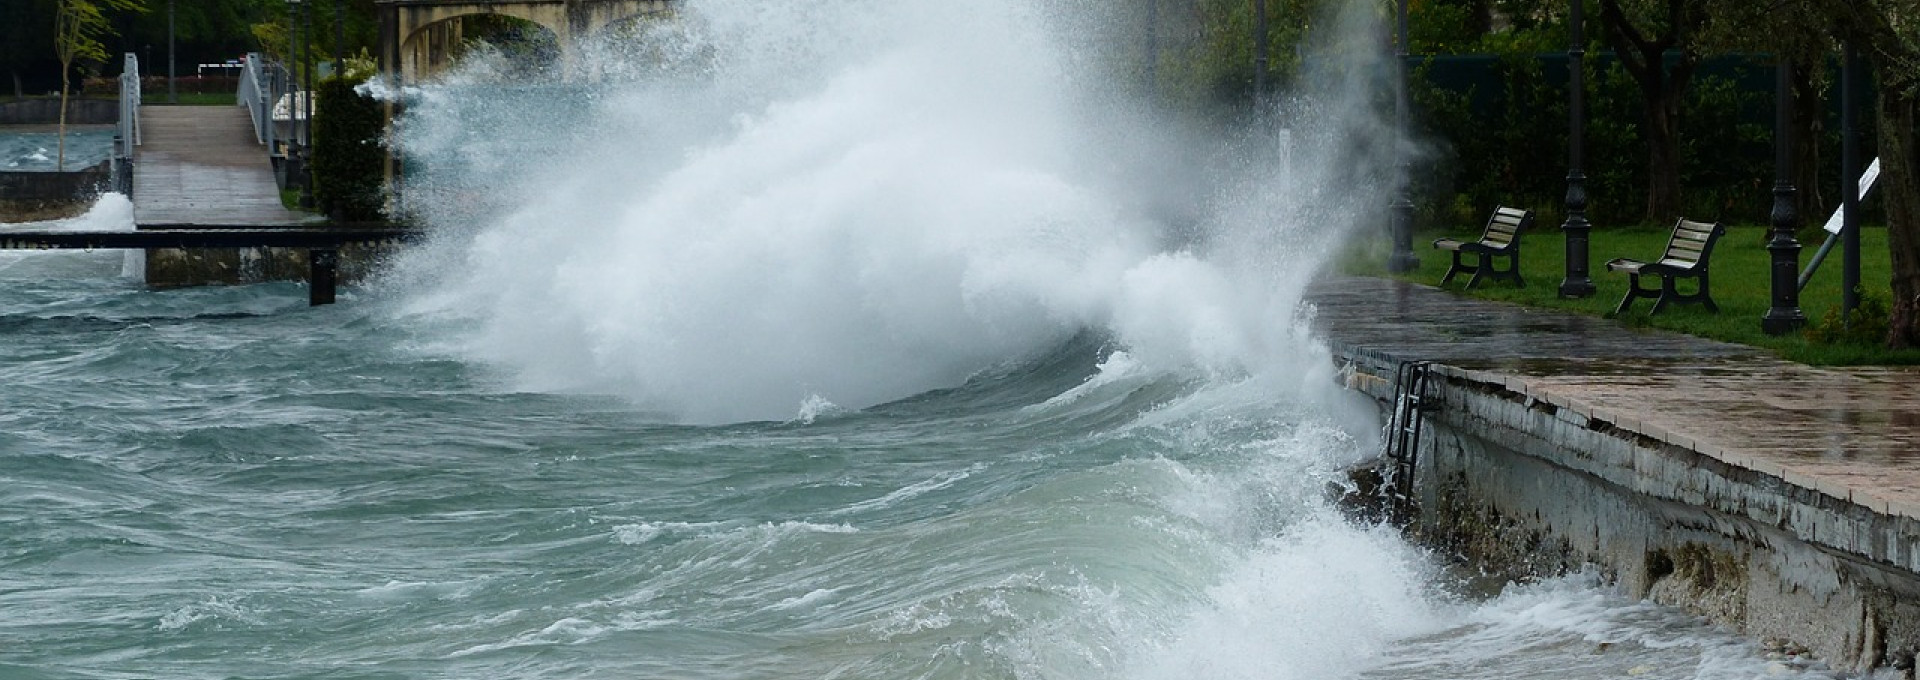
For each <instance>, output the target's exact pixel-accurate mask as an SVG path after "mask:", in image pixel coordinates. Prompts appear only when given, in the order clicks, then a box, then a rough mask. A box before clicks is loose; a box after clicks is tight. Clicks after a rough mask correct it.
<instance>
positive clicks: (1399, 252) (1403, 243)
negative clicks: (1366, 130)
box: [1387, 0, 1420, 274]
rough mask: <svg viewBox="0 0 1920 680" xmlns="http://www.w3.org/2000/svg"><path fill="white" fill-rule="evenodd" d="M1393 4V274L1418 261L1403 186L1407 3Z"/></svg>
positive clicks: (1390, 265) (1402, 0)
mask: <svg viewBox="0 0 1920 680" xmlns="http://www.w3.org/2000/svg"><path fill="white" fill-rule="evenodd" d="M1395 4H1396V6H1395V10H1394V11H1395V18H1396V19H1397V24H1398V26H1397V30H1398V34H1397V37H1396V39H1395V41H1394V42H1395V43H1396V45H1395V50H1394V52H1395V54H1394V60H1395V61H1394V75H1395V76H1396V77H1395V78H1394V90H1393V110H1394V129H1393V152H1394V159H1395V162H1396V163H1398V165H1399V167H1398V170H1399V177H1398V178H1397V179H1398V182H1399V187H1398V188H1397V189H1396V191H1395V194H1396V195H1395V196H1394V199H1393V205H1392V206H1389V207H1388V209H1387V210H1388V212H1389V213H1390V218H1389V219H1390V220H1391V222H1392V223H1391V225H1390V228H1391V229H1392V230H1393V254H1391V255H1388V256H1387V271H1390V272H1394V273H1396V274H1397V273H1400V272H1408V271H1413V270H1414V269H1415V268H1417V267H1419V266H1420V258H1417V257H1414V256H1413V197H1412V196H1410V195H1409V193H1408V192H1409V191H1410V189H1409V187H1408V186H1407V174H1408V166H1409V163H1408V162H1407V55H1408V51H1407V0H1399V2H1398V3H1395Z"/></svg>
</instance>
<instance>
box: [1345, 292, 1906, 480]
mask: <svg viewBox="0 0 1920 680" xmlns="http://www.w3.org/2000/svg"><path fill="white" fill-rule="evenodd" d="M1308 299H1309V300H1310V301H1311V302H1313V303H1314V305H1315V306H1316V307H1317V308H1318V310H1319V314H1318V315H1317V316H1316V317H1315V320H1314V321H1315V329H1316V331H1317V332H1319V333H1321V334H1324V335H1325V336H1326V337H1327V338H1329V340H1330V341H1331V342H1332V344H1334V345H1335V346H1336V347H1343V348H1352V349H1357V350H1361V351H1368V352H1377V353H1380V354H1382V355H1385V356H1389V357H1392V358H1393V359H1394V360H1428V361H1435V362H1441V363H1445V364H1448V365H1453V366H1458V367H1461V368H1462V369H1466V370H1463V371H1461V373H1462V374H1464V375H1466V376H1470V377H1471V378H1472V379H1475V380H1478V381H1481V382H1487V383H1491V384H1495V385H1504V386H1507V387H1510V388H1513V389H1515V390H1517V391H1521V392H1522V393H1524V394H1527V395H1529V396H1532V397H1535V398H1542V399H1545V400H1546V401H1548V402H1549V403H1554V404H1561V403H1566V404H1569V405H1570V408H1572V409H1575V410H1576V411H1577V412H1586V413H1592V414H1594V417H1597V418H1600V419H1602V420H1610V421H1611V422H1613V423H1614V424H1615V425H1618V426H1619V427H1621V428H1623V429H1626V430H1629V431H1634V432H1639V433H1641V434H1646V435H1649V436H1654V437H1657V438H1661V439H1664V440H1667V441H1668V442H1670V443H1673V444H1676V445H1680V446H1684V447H1687V448H1690V449H1694V450H1698V451H1700V452H1701V453H1702V454H1704V455H1709V456H1713V457H1715V458H1718V459H1720V460H1723V461H1725V462H1727V463H1729V464H1732V465H1738V466H1740V467H1744V468H1748V469H1752V470H1755V471H1759V472H1761V473H1763V474H1769V475H1773V476H1779V477H1783V478H1785V479H1788V480H1789V481H1791V482H1792V483H1795V484H1796V485H1799V486H1803V487H1805V488H1807V489H1810V490H1814V491H1817V492H1821V493H1825V494H1828V495H1832V496H1834V497H1836V498H1840V499H1843V500H1844V499H1847V498H1854V499H1859V500H1858V501H1857V502H1859V503H1861V504H1862V505H1864V506H1866V507H1869V508H1871V509H1873V510H1875V511H1879V512H1888V511H1891V512H1893V513H1896V514H1901V515H1906V516H1909V517H1914V518H1920V368H1913V367H1882V366H1876V367H1860V368H1851V367H1850V368H1814V367H1809V366H1804V365H1801V364H1795V363H1790V362H1786V361H1781V360H1779V359H1777V358H1775V357H1773V356H1771V355H1769V354H1767V353H1764V352H1762V351H1760V350H1756V349H1754V348H1751V347H1746V346H1743V345H1735V344H1730V343H1724V342H1718V341H1713V340H1706V339H1701V338H1696V337H1692V336H1687V335H1681V334H1678V333H1668V332H1662V331H1655V330H1646V329H1634V328H1628V327H1626V326H1624V325H1621V324H1619V323H1615V322H1613V321H1610V320H1606V319H1597V318H1593V317H1586V316H1581V315H1576V314H1567V313H1560V312H1552V311H1543V310H1535V309H1526V308H1523V307H1519V306H1517V305H1510V304H1504V303H1497V302H1489V301H1484V300H1476V299H1471V298H1466V297H1461V296H1457V295H1453V294H1451V293H1448V292H1445V291H1441V290H1438V289H1435V288H1432V287H1429V286H1422V285H1417V284H1410V283H1404V282H1398V281H1387V280H1383V279H1369V278H1339V277H1336V278H1330V279H1327V280H1324V281H1322V282H1320V283H1318V284H1316V285H1315V286H1314V287H1313V288H1312V289H1311V290H1310V291H1309V293H1308ZM1669 313H1674V314H1688V313H1702V312H1699V311H1698V310H1692V309H1685V308H1683V309H1680V310H1675V311H1673V312H1669ZM1756 323H1757V321H1756ZM1460 329H1467V330H1465V331H1462V330H1460Z"/></svg>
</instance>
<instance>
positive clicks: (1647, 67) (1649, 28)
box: [1600, 0, 1707, 222]
mask: <svg viewBox="0 0 1920 680" xmlns="http://www.w3.org/2000/svg"><path fill="white" fill-rule="evenodd" d="M1706 18H1707V12H1706V3H1705V2H1702V1H1701V0H1600V23H1601V25H1602V29H1603V30H1602V34H1603V35H1604V36H1605V39H1606V41H1607V44H1608V45H1610V46H1612V47H1613V49H1614V52H1615V53H1616V54H1617V55H1618V56H1619V59H1620V65H1621V66H1622V67H1624V68H1625V69H1626V70H1627V74H1628V75H1631V76H1632V77H1633V80H1634V82H1635V83H1636V84H1638V85H1639V86H1640V98H1641V106H1642V113H1643V121H1644V122H1645V128H1644V130H1643V133H1644V135H1645V139H1646V141H1647V220H1648V221H1651V222H1660V221H1666V220H1671V219H1672V218H1673V216H1674V215H1675V214H1677V213H1678V212H1679V210H1680V104H1681V102H1682V101H1683V99H1684V97H1685V95H1686V92H1687V85H1688V84H1689V83H1691V82H1692V80H1693V72H1694V68H1695V67H1696V66H1698V65H1699V63H1700V55H1699V53H1698V51H1697V50H1696V49H1695V46H1694V43H1693V39H1692V38H1693V34H1694V33H1696V32H1697V31H1699V29H1700V28H1701V26H1702V25H1703V24H1704V23H1705V22H1706ZM1669 52H1673V53H1675V54H1676V55H1677V58H1675V59H1674V60H1673V63H1672V65H1671V66H1669V65H1668V64H1667V61H1668V60H1667V54H1668V53H1669Z"/></svg>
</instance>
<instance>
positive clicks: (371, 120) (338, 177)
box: [312, 78, 386, 222]
mask: <svg viewBox="0 0 1920 680" xmlns="http://www.w3.org/2000/svg"><path fill="white" fill-rule="evenodd" d="M361 82H364V79H353V78H347V79H342V78H328V79H326V80H324V81H321V83H320V85H319V86H318V88H317V89H318V95H317V97H316V99H315V101H314V108H315V111H314V114H313V115H314V118H313V143H314V147H313V165H312V171H313V182H314V197H315V198H316V199H317V200H318V201H319V204H320V209H321V211H323V212H325V213H326V214H327V217H329V218H331V219H333V220H334V221H337V222H373V221H378V220H381V219H384V207H385V205H386V191H385V189H386V187H385V179H384V174H385V163H386V152H385V151H384V150H383V149H382V148H381V146H380V136H381V132H382V127H383V126H384V124H385V121H384V120H383V117H382V114H381V110H380V103H379V102H377V101H374V100H373V98H371V97H365V96H361V95H360V94H359V93H358V92H355V91H354V88H355V87H357V86H359V84H360V83H361Z"/></svg>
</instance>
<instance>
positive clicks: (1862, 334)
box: [1807, 291, 1892, 345]
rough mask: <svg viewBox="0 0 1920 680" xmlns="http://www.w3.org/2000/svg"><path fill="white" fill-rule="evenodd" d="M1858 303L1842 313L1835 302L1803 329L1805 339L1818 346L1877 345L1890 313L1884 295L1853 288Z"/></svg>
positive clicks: (1881, 339)
mask: <svg viewBox="0 0 1920 680" xmlns="http://www.w3.org/2000/svg"><path fill="white" fill-rule="evenodd" d="M1857 292H1858V294H1859V297H1860V306H1858V307H1855V308H1854V309H1853V311H1852V312H1850V313H1842V312H1841V310H1840V307H1839V306H1838V305H1835V306H1833V307H1831V308H1828V309H1827V313H1826V315H1824V316H1822V317H1821V318H1820V323H1819V324H1817V325H1814V326H1810V327H1808V328H1807V341H1808V342H1813V343H1818V344H1822V345H1880V344H1883V343H1885V342H1886V339H1887V327H1888V326H1889V325H1890V324H1891V323H1892V321H1891V319H1892V316H1891V314H1890V313H1889V311H1888V309H1887V299H1886V297H1884V296H1881V295H1877V294H1873V293H1868V292H1865V291H1857Z"/></svg>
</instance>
